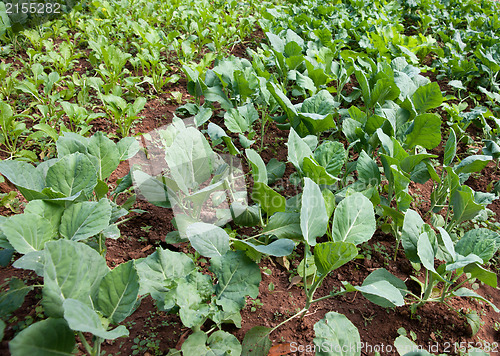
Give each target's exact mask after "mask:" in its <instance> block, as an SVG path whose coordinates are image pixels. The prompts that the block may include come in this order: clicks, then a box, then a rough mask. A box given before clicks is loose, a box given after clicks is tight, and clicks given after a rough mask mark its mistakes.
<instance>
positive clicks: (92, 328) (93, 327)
mask: <svg viewBox="0 0 500 356" xmlns="http://www.w3.org/2000/svg"><path fill="white" fill-rule="evenodd" d="M63 308H64V319H65V320H66V321H67V322H68V325H69V327H70V328H71V329H72V330H75V331H81V332H85V333H91V334H93V335H95V336H97V337H100V338H103V339H106V340H114V339H117V338H119V337H123V336H128V335H129V333H128V330H127V328H126V327H125V326H123V325H120V326H118V327H117V328H115V329H113V330H110V331H107V330H106V329H105V328H104V326H103V325H102V322H101V319H100V318H99V315H97V313H96V312H95V311H94V310H93V309H92V308H90V307H89V306H88V305H86V304H84V303H82V302H81V301H79V300H76V299H66V300H65V301H64V303H63Z"/></svg>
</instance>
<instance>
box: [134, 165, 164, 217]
mask: <svg viewBox="0 0 500 356" xmlns="http://www.w3.org/2000/svg"><path fill="white" fill-rule="evenodd" d="M131 176H132V178H133V183H134V188H135V190H136V192H137V193H138V194H139V195H140V196H141V197H142V198H143V199H144V200H147V201H148V202H150V203H151V204H154V205H156V206H159V207H162V208H171V204H170V201H169V197H168V195H169V193H168V191H167V185H166V184H164V183H163V182H161V181H160V180H158V179H156V178H153V177H151V176H150V175H149V174H147V173H144V172H142V171H139V170H134V171H132V174H131Z"/></svg>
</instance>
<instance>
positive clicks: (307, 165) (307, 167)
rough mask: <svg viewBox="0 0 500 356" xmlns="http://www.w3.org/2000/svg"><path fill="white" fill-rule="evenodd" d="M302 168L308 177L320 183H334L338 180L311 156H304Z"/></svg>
mask: <svg viewBox="0 0 500 356" xmlns="http://www.w3.org/2000/svg"><path fill="white" fill-rule="evenodd" d="M302 170H303V172H304V174H305V176H306V177H308V178H310V179H311V180H312V181H313V182H314V183H316V184H319V185H332V184H334V183H335V182H336V181H337V179H336V178H335V177H334V176H332V175H331V174H330V173H328V172H327V171H326V169H325V167H323V166H320V165H319V164H318V163H316V162H315V161H314V160H313V159H311V158H309V157H305V158H304V160H303V163H302Z"/></svg>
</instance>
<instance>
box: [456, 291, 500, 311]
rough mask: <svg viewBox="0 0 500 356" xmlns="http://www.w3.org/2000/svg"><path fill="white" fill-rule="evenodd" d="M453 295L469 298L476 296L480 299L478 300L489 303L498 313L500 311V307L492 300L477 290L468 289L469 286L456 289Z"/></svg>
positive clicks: (475, 297)
mask: <svg viewBox="0 0 500 356" xmlns="http://www.w3.org/2000/svg"><path fill="white" fill-rule="evenodd" d="M452 295H453V296H454V297H468V298H474V299H478V300H482V301H483V302H485V303H487V304H489V305H490V306H491V307H492V308H493V310H494V311H495V312H497V313H500V309H498V308H497V307H496V305H494V304H493V303H492V302H490V301H489V300H488V299H486V298H484V297H482V296H480V295H479V294H477V293H476V292H474V291H472V290H470V289H468V288H465V287H462V288H459V289H458V290H456V291H454V292H453V293H452Z"/></svg>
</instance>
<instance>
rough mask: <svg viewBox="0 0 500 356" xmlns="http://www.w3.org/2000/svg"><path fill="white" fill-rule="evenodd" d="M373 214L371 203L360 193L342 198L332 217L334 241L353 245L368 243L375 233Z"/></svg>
mask: <svg viewBox="0 0 500 356" xmlns="http://www.w3.org/2000/svg"><path fill="white" fill-rule="evenodd" d="M375 228H376V227H375V213H374V212H373V204H372V202H371V201H370V200H369V199H368V198H367V197H365V196H364V195H363V194H362V193H354V194H353V195H350V196H348V197H346V198H344V199H343V200H342V201H341V202H340V203H339V205H338V206H337V209H335V213H334V215H333V224H332V237H333V240H334V241H344V242H351V243H353V244H355V245H358V244H360V243H363V242H366V241H368V240H369V239H370V238H371V237H372V236H373V234H374V233H375Z"/></svg>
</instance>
